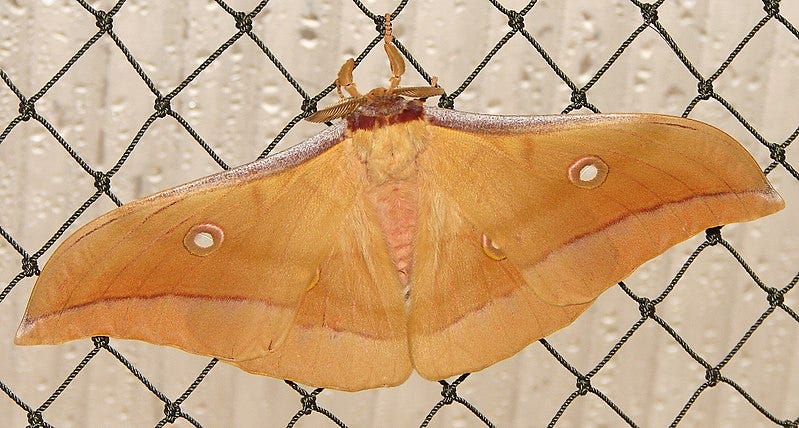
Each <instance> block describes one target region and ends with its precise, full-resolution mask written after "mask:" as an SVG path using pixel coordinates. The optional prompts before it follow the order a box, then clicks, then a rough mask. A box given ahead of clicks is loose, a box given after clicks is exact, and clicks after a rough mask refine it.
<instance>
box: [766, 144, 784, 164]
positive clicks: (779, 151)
mask: <svg viewBox="0 0 799 428" xmlns="http://www.w3.org/2000/svg"><path fill="white" fill-rule="evenodd" d="M770 156H771V158H772V159H774V160H775V161H777V162H779V163H785V147H782V146H775V147H773V148H772V149H771V153H770Z"/></svg>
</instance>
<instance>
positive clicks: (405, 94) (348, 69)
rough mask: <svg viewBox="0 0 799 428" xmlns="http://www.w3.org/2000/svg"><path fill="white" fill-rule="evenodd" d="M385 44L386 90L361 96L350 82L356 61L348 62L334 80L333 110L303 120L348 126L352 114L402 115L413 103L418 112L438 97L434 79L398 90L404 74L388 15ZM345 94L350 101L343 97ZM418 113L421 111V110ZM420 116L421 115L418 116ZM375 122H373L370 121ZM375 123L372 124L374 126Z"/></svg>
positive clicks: (323, 111) (440, 90) (320, 111)
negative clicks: (423, 103)
mask: <svg viewBox="0 0 799 428" xmlns="http://www.w3.org/2000/svg"><path fill="white" fill-rule="evenodd" d="M383 40H384V42H385V43H384V44H383V47H384V48H385V51H386V56H388V63H389V65H390V67H391V78H389V85H388V87H387V88H375V89H372V90H371V91H369V92H367V93H366V95H362V94H361V93H360V92H358V88H356V87H355V82H354V81H353V80H352V72H353V70H354V69H355V60H354V59H352V58H350V59H348V60H347V62H345V63H344V65H342V66H341V69H340V70H339V72H338V78H337V79H336V82H335V85H336V91H337V92H338V96H339V98H340V99H341V100H340V101H339V102H338V103H336V104H333V105H332V106H329V107H325V108H323V109H322V110H319V111H317V112H316V113H314V114H312V115H310V116H308V117H306V118H305V120H308V121H311V122H329V121H331V120H334V119H339V118H344V117H345V118H347V121H348V122H351V121H350V117H351V116H353V115H354V114H355V113H361V114H363V115H366V116H367V117H374V118H380V117H388V116H394V115H398V114H400V113H402V111H404V108H405V107H404V106H405V105H406V103H409V102H411V101H416V102H417V103H418V104H419V108H420V109H421V101H424V100H425V99H426V98H429V97H432V96H435V95H441V94H443V93H444V89H443V88H440V87H439V86H438V85H437V79H436V78H435V77H433V78H432V79H431V82H430V86H409V87H404V88H403V87H399V82H400V79H401V78H402V75H403V74H404V73H405V60H404V59H402V54H400V52H399V51H398V50H397V48H396V47H394V45H393V44H391V43H392V41H393V40H394V38H393V37H392V35H391V15H388V14H386V15H385V30H384V37H383ZM344 92H346V93H347V94H348V95H349V97H347V96H345V95H344ZM420 112H421V110H420ZM420 115H421V113H420ZM373 122H374V121H373ZM376 123H377V122H375V124H376Z"/></svg>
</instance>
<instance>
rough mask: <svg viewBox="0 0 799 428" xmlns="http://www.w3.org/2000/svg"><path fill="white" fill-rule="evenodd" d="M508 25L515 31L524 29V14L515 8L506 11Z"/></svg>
mask: <svg viewBox="0 0 799 428" xmlns="http://www.w3.org/2000/svg"><path fill="white" fill-rule="evenodd" d="M508 25H509V26H510V28H513V29H514V30H516V31H520V30H522V29H524V16H523V15H522V14H521V13H519V12H516V11H515V10H511V11H509V12H508Z"/></svg>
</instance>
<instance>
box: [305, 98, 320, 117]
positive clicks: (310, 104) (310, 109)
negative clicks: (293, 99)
mask: <svg viewBox="0 0 799 428" xmlns="http://www.w3.org/2000/svg"><path fill="white" fill-rule="evenodd" d="M316 102H317V101H316V100H315V99H313V98H306V99H304V100H302V111H303V112H304V113H305V115H306V116H310V115H311V114H313V113H316Z"/></svg>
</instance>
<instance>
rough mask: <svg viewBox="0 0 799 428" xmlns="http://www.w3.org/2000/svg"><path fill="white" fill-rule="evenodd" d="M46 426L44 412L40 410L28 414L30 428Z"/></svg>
mask: <svg viewBox="0 0 799 428" xmlns="http://www.w3.org/2000/svg"><path fill="white" fill-rule="evenodd" d="M43 426H45V425H44V417H43V416H42V412H40V411H38V410H34V411H31V412H28V427H29V428H40V427H43Z"/></svg>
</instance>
